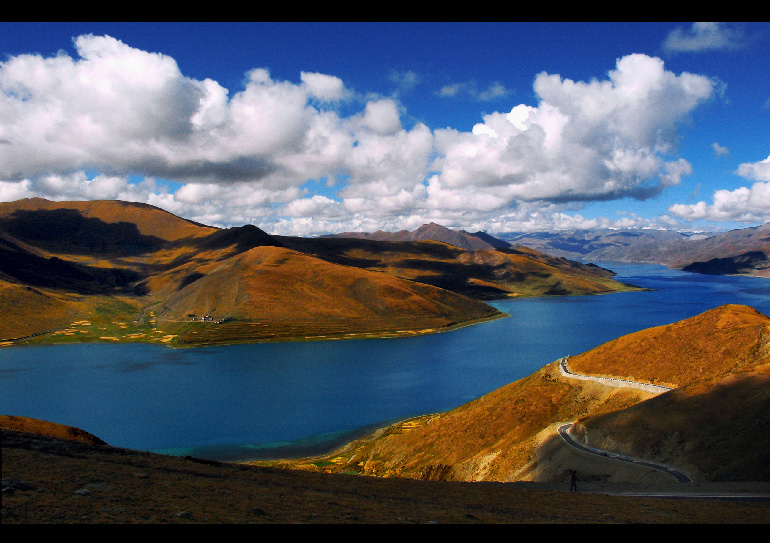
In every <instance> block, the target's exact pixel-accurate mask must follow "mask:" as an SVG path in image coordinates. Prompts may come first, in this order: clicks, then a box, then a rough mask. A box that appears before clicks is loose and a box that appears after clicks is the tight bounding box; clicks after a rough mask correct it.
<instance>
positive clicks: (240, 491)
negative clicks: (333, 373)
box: [0, 429, 770, 525]
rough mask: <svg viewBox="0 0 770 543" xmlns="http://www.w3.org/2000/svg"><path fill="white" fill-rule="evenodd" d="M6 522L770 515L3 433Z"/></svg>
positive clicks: (736, 519) (691, 502)
mask: <svg viewBox="0 0 770 543" xmlns="http://www.w3.org/2000/svg"><path fill="white" fill-rule="evenodd" d="M0 438H1V441H2V468H3V499H2V509H1V510H0V521H2V523H3V524H4V525H10V524H26V523H38V524H39V523H56V524H64V523H66V524H74V523H87V524H93V523H145V524H146V523H209V524H213V523H258V524H275V523H289V524H295V523H348V524H361V523H371V524H374V523H380V524H402V523H403V524H428V523H441V524H448V523H452V524H460V523H518V524H521V523H538V524H542V523H570V524H574V523H666V524H670V523H757V524H760V523H764V522H766V521H767V518H768V513H769V512H770V505H768V504H767V503H762V502H755V503H749V502H738V501H718V500H704V499H687V500H670V499H650V498H635V497H622V496H611V495H605V494H601V493H580V494H572V493H569V492H564V491H555V490H553V489H547V488H544V489H540V488H536V487H532V486H527V485H520V484H516V483H513V484H495V483H485V484H478V483H450V482H435V481H412V480H406V479H379V478H373V477H351V476H348V475H329V474H320V473H305V472H299V471H291V470H280V469H271V468H260V467H254V466H244V465H238V464H222V463H216V462H208V461H200V460H196V459H193V458H180V457H171V456H164V455H158V454H152V453H145V452H139V451H132V450H128V449H120V448H113V447H110V446H107V445H97V444H91V443H85V442H82V441H75V440H68V439H61V438H55V437H50V436H46V435H40V434H34V433H26V432H20V431H18V430H7V429H3V430H1V431H0Z"/></svg>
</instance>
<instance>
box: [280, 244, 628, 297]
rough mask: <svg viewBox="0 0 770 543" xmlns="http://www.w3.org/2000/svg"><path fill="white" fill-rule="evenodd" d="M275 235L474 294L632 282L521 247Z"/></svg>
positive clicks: (558, 292)
mask: <svg viewBox="0 0 770 543" xmlns="http://www.w3.org/2000/svg"><path fill="white" fill-rule="evenodd" d="M276 239H278V240H280V242H281V243H282V244H283V245H284V246H286V247H290V248H292V249H295V250H297V251H301V252H303V253H306V254H312V255H314V256H317V257H318V258H322V259H324V260H328V261H329V262H334V263H338V264H345V265H349V266H356V267H361V268H365V269H368V270H373V271H381V272H385V273H388V274H390V275H394V276H396V277H401V278H404V279H409V280H410V281H418V282H420V283H425V284H429V285H433V286H436V287H440V288H443V289H446V290H451V291H452V292H456V293H459V294H463V295H465V296H469V297H472V298H475V299H478V300H493V299H500V298H503V297H509V296H563V295H573V294H605V293H610V292H619V291H623V290H632V289H634V288H635V287H632V286H629V285H624V284H622V283H619V282H618V281H616V280H615V279H614V275H615V274H614V273H613V272H611V271H609V270H605V269H602V268H599V267H597V266H594V265H592V264H580V263H577V262H573V261H569V260H567V259H564V258H554V257H550V256H547V255H545V254H543V253H539V252H538V251H534V250H532V249H528V248H526V247H519V248H517V249H504V248H501V249H496V250H488V249H479V250H475V251H466V250H463V249H460V248H458V247H455V246H452V245H450V244H447V243H441V242H437V241H422V242H414V241H411V242H410V241H386V242H381V241H372V240H368V239H366V240H365V239H357V238H313V239H309V238H290V237H282V236H276Z"/></svg>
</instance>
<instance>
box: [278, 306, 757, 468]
mask: <svg viewBox="0 0 770 543" xmlns="http://www.w3.org/2000/svg"><path fill="white" fill-rule="evenodd" d="M769 332H770V319H768V317H767V316H765V315H762V314H760V313H758V312H757V311H755V310H753V309H751V308H748V307H745V306H735V305H729V306H723V307H719V308H716V309H714V310H711V311H707V312H705V313H703V314H701V315H698V316H696V317H693V318H691V319H686V320H684V321H681V322H678V323H674V324H671V325H668V326H662V327H657V328H652V329H650V330H644V331H641V332H637V333H635V334H630V335H628V336H624V337H622V338H619V339H617V340H615V341H613V342H610V343H607V344H605V345H602V346H600V347H597V348H596V349H593V350H591V351H588V352H586V353H583V354H581V355H579V356H575V357H572V358H570V370H571V371H573V372H577V373H583V374H592V375H597V376H614V377H619V378H623V379H636V380H641V381H646V382H657V383H669V384H671V385H674V386H677V387H679V388H677V389H676V390H673V391H671V392H668V393H664V394H661V395H657V396H656V395H654V394H652V393H649V392H643V391H640V390H636V389H632V388H610V387H607V386H605V385H602V384H600V383H597V382H594V381H583V380H577V379H574V378H570V377H565V376H563V375H561V373H560V371H559V368H558V364H557V363H556V362H554V363H551V364H549V365H547V366H545V367H544V368H542V369H541V370H540V371H538V372H535V373H534V374H532V375H530V376H529V377H526V378H524V379H521V380H519V381H516V382H514V383H511V384H509V385H507V386H505V387H502V388H500V389H498V390H495V391H493V392H491V393H489V394H487V395H485V396H482V397H481V398H479V399H477V400H475V401H473V402H470V403H468V404H465V405H463V406H460V407H458V408H457V409H454V410H452V411H449V412H447V413H440V414H436V415H432V416H425V417H419V418H417V419H413V420H410V421H405V422H402V423H399V424H396V425H393V426H391V427H389V428H386V429H384V430H381V431H379V432H376V433H375V434H373V435H371V436H369V437H367V438H365V439H363V440H359V441H357V442H355V443H352V444H350V445H349V446H348V447H346V448H345V449H344V450H340V451H336V452H335V453H334V454H331V455H326V456H324V457H319V458H313V459H301V460H296V461H282V462H275V463H272V464H273V465H280V466H283V467H294V468H299V469H307V470H314V471H330V472H340V471H342V472H352V473H360V474H366V475H377V476H384V477H392V476H398V477H409V478H418V479H441V480H462V481H481V480H484V481H514V480H531V481H534V480H537V481H549V480H550V481H553V480H561V479H563V478H564V477H566V474H567V472H568V470H570V469H578V470H579V471H580V472H581V473H583V474H586V473H591V474H592V475H591V476H592V477H595V478H599V479H602V480H610V481H612V480H648V479H649V478H650V477H653V478H654V477H655V475H653V474H651V473H642V472H641V471H639V470H634V469H630V468H627V467H622V466H619V465H617V463H612V462H603V461H602V460H592V459H587V458H583V457H581V456H580V455H579V454H578V453H573V452H569V451H566V450H565V446H564V445H563V443H562V441H561V439H560V438H558V437H557V436H556V434H555V430H556V426H557V423H560V422H568V421H577V422H578V425H577V426H578V430H579V432H578V433H579V434H580V435H582V438H583V440H584V441H586V442H587V443H588V444H590V445H592V446H596V447H599V448H606V449H607V450H610V451H613V452H618V453H623V454H630V455H632V456H636V457H640V458H645V459H650V460H657V461H660V462H669V463H672V464H674V465H677V466H679V467H682V468H684V469H686V470H689V471H690V472H691V473H693V474H694V475H695V477H696V478H697V479H698V480H761V481H770V468H769V466H770V458H768V456H767V455H768V451H770V438H769V437H768V436H770V433H768V432H767V430H768V429H770V333H769ZM602 462H603V464H602ZM658 477H659V476H658Z"/></svg>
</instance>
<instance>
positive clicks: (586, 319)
mask: <svg viewBox="0 0 770 543" xmlns="http://www.w3.org/2000/svg"><path fill="white" fill-rule="evenodd" d="M599 264H600V265H602V266H604V267H607V268H609V269H612V270H614V271H616V272H617V273H618V279H620V280H622V281H624V282H628V283H632V284H634V285H637V286H640V287H645V288H648V289H652V290H650V291H644V292H628V293H619V294H610V295H601V296H569V297H552V298H529V299H519V300H514V299H510V300H502V301H497V302H494V303H493V304H492V305H494V306H495V307H497V308H498V309H500V310H501V311H503V312H505V313H508V314H509V315H510V317H508V318H504V319H498V320H495V321H491V322H487V323H483V324H479V325H475V326H468V327H465V328H461V329H459V330H455V331H452V332H446V333H440V334H434V335H429V336H421V337H411V338H400V339H368V340H340V341H324V342H297V343H269V344H254V345H233V346H221V347H204V348H196V349H171V348H168V347H163V346H157V345H145V344H99V343H87V344H79V345H55V346H41V347H10V348H2V349H0V414H6V415H22V416H27V417H33V418H38V419H44V420H49V421H53V422H58V423H61V424H67V425H71V426H76V427H78V428H82V429H84V430H86V431H88V432H90V433H92V434H94V435H96V436H98V437H100V438H101V439H103V440H104V441H106V442H107V443H109V444H110V445H114V446H118V447H127V448H132V449H139V450H152V451H156V452H163V453H167V454H180V455H192V456H197V457H201V458H210V459H216V460H234V461H236V460H248V459H264V458H271V457H272V458H274V457H290V456H298V455H305V454H314V453H319V452H323V451H325V450H328V449H329V448H331V447H333V446H336V445H339V444H341V443H343V442H345V441H347V440H349V439H351V438H353V437H356V436H358V435H361V434H362V433H365V432H367V431H368V430H371V429H372V428H374V427H377V426H381V425H384V424H387V423H389V422H392V421H395V420H400V419H404V418H408V417H411V416H416V415H421V414H426V413H434V412H439V411H445V410H449V409H452V408H454V407H457V406H459V405H462V404H464V403H466V402H468V401H470V400H473V399H475V398H478V397H479V396H482V395H484V394H486V393H488V392H491V391H492V390H494V389H496V388H499V387H501V386H503V385H506V384H508V383H511V382H513V381H516V380H517V379H520V378H522V377H525V376H527V375H529V374H530V373H532V372H533V371H535V370H537V369H539V368H541V367H542V366H544V365H545V364H548V363H550V362H552V361H554V360H556V359H557V358H559V357H561V356H564V355H567V354H572V355H575V354H579V353H581V352H584V351H586V350H589V349H591V348H593V347H596V346H598V345H600V344H602V343H605V342H607V341H610V340H612V339H615V338H616V337H619V336H621V335H624V334H628V333H631V332H635V331H638V330H642V329H644V328H649V327H651V326H657V325H662V324H670V323H672V322H675V321H678V320H681V319H685V318H689V317H692V316H695V315H697V314H699V313H702V312H703V311H706V310H707V309H711V308H713V307H717V306H719V305H723V304H728V303H731V304H744V305H749V306H751V307H754V308H755V309H757V310H759V311H760V312H762V313H764V314H766V315H770V279H762V278H750V277H720V276H708V275H697V274H690V273H686V272H681V271H676V270H669V269H666V268H664V267H662V266H656V265H646V264H622V263H599Z"/></svg>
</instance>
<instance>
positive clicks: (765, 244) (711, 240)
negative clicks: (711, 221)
mask: <svg viewBox="0 0 770 543" xmlns="http://www.w3.org/2000/svg"><path fill="white" fill-rule="evenodd" d="M499 237H500V238H502V239H503V240H505V241H508V242H510V243H512V244H521V245H525V246H527V247H532V248H533V249H536V250H538V251H541V252H543V253H546V254H550V255H554V256H562V257H564V258H571V259H576V260H581V261H585V262H597V261H612V260H617V261H622V262H649V263H657V264H664V265H666V266H670V267H672V268H679V269H686V270H687V271H693V272H697V273H713V274H746V275H758V276H765V277H770V260H768V255H769V254H770V223H769V224H765V225H762V226H758V227H752V228H742V229H738V230H731V231H729V232H723V233H683V232H675V231H673V230H647V229H628V230H609V229H596V230H574V231H569V232H550V233H549V232H539V233H508V234H501V235H499Z"/></svg>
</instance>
